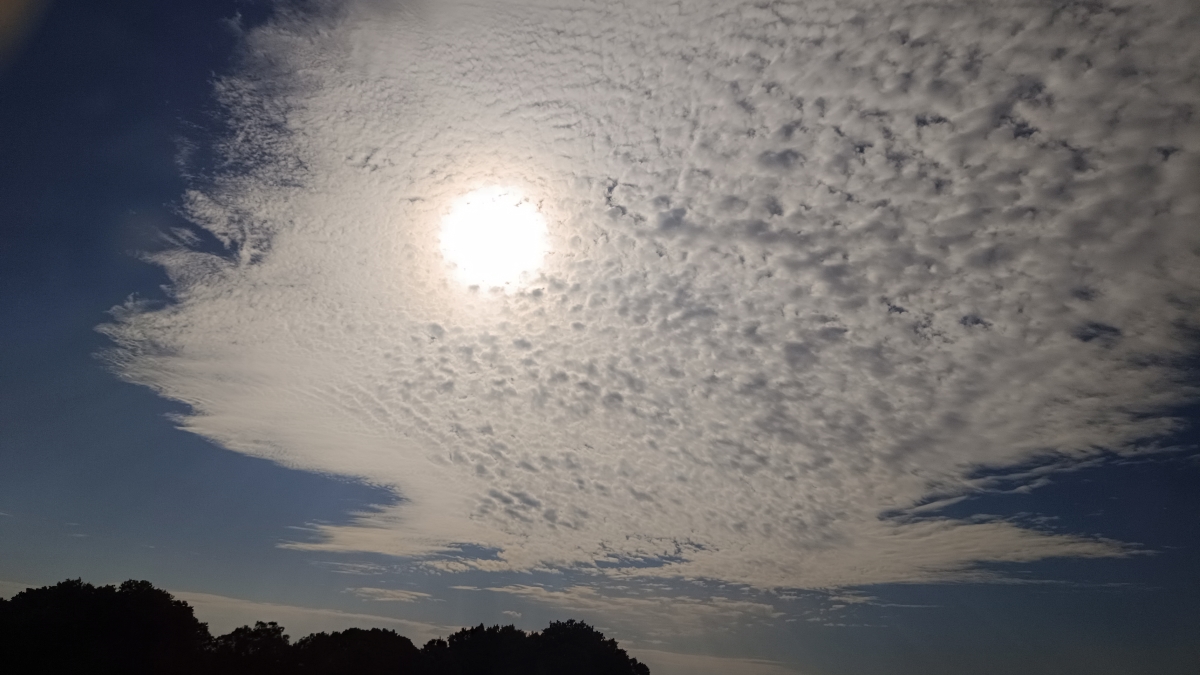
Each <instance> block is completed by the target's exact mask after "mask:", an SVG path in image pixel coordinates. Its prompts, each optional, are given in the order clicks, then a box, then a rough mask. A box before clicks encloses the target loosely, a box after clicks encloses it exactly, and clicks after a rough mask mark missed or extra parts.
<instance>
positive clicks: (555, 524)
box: [105, 2, 1200, 587]
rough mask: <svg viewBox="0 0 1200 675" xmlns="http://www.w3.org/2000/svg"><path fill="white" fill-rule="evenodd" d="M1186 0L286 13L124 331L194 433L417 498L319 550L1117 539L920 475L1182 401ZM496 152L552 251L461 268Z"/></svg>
mask: <svg viewBox="0 0 1200 675" xmlns="http://www.w3.org/2000/svg"><path fill="white" fill-rule="evenodd" d="M1173 7H1174V6H1173V5H1170V4H1164V5H1161V6H1155V7H1147V8H1146V11H1144V12H1142V13H1138V14H1136V15H1116V14H1108V13H1104V12H1092V10H1090V9H1088V8H1084V7H1080V8H1075V9H1071V10H1070V11H1063V12H1059V11H1057V10H1053V9H1052V8H1046V9H1041V8H1038V7H1036V6H1020V7H1017V6H1012V7H1009V6H1006V5H997V6H993V7H990V8H989V9H988V10H987V12H984V11H983V10H982V9H981V8H980V7H978V6H974V5H972V6H970V7H966V6H964V7H961V8H960V7H955V6H952V5H944V6H943V5H939V6H930V5H910V4H906V3H885V4H881V5H870V4H869V3H860V4H859V5H856V6H854V7H832V6H825V5H822V4H820V3H804V4H797V5H791V4H787V3H772V4H771V5H770V6H769V7H759V6H751V5H745V4H741V3H717V2H714V3H692V4H688V5H687V6H678V5H672V6H671V8H670V9H668V8H666V7H660V8H651V9H635V8H630V7H624V8H622V7H609V6H605V7H604V8H603V9H601V8H598V7H596V6H591V5H587V4H585V3H579V4H576V3H571V2H564V3H561V4H560V5H558V6H554V7H540V8H537V9H531V8H527V7H510V6H506V5H498V6H495V7H492V8H488V9H476V10H472V11H473V12H475V14H468V15H465V16H466V19H464V20H461V21H455V22H441V23H438V22H426V21H423V20H421V19H419V18H415V17H413V16H410V15H398V14H391V13H386V12H381V11H379V10H378V8H376V7H375V6H374V5H350V6H349V8H348V9H346V10H345V11H344V12H342V13H340V14H338V16H336V17H333V18H329V17H325V18H320V17H308V16H292V17H285V18H283V19H280V20H278V21H276V22H275V23H273V24H271V25H269V26H267V27H264V28H262V29H260V30H258V31H256V32H255V33H253V34H251V35H250V37H249V40H250V43H251V44H250V45H249V46H250V47H251V49H249V50H248V53H250V54H257V55H259V56H257V57H252V58H250V60H249V61H248V62H247V63H246V64H245V66H244V71H243V72H242V73H241V74H239V75H237V76H233V77H230V78H226V79H225V80H223V81H222V82H221V84H220V87H219V93H220V95H221V97H222V101H223V102H224V103H225V104H226V105H227V106H228V109H229V113H230V116H231V119H232V121H233V124H234V126H235V127H236V129H237V134H235V135H234V137H233V140H229V141H228V142H226V143H225V144H224V145H222V146H221V149H222V150H223V152H225V153H226V154H227V155H228V156H229V157H228V158H229V160H230V165H231V166H237V167H241V168H239V170H237V171H232V170H231V171H229V172H228V173H226V174H225V175H223V176H222V177H221V178H220V179H219V180H217V181H215V183H214V184H213V185H211V186H203V187H197V189H196V190H195V191H193V192H192V193H191V194H190V195H189V197H188V200H187V203H186V207H187V209H188V212H189V213H190V215H191V216H192V218H193V219H194V220H195V222H196V223H197V224H198V225H199V226H201V227H204V228H207V229H208V230H209V231H210V232H212V233H213V234H214V235H215V236H217V237H218V238H219V239H221V240H222V241H223V242H225V243H227V244H228V245H229V247H230V249H231V251H232V252H233V253H231V254H230V255H228V256H214V255H210V254H207V253H202V252H199V251H194V250H190V249H188V248H186V247H181V248H180V249H179V250H176V251H171V252H168V253H165V254H163V255H161V256H159V258H158V260H159V261H160V262H161V263H162V264H163V265H164V266H165V267H166V268H167V270H168V271H169V272H170V273H171V275H172V279H173V283H174V286H173V292H174V293H175V298H176V302H175V303H174V304H172V305H171V306H169V307H167V308H165V309H161V310H152V309H150V308H147V307H143V306H140V305H137V304H136V303H135V304H131V305H129V306H128V307H125V308H123V309H121V310H119V311H118V312H117V321H116V322H115V323H114V324H112V325H109V326H107V327H106V328H105V330H106V331H107V332H108V333H109V334H110V335H111V336H112V337H113V338H114V339H115V340H116V342H117V343H118V345H119V350H118V351H116V352H115V353H114V359H115V361H116V363H117V366H118V368H119V369H120V371H121V372H122V373H123V374H124V375H125V376H126V377H128V378H129V379H131V380H133V381H135V382H141V383H144V384H147V385H149V386H152V387H154V388H155V389H156V390H158V391H160V392H162V393H163V394H164V395H165V396H169V397H171V398H174V399H177V400H180V401H183V402H186V403H188V404H189V405H191V406H192V410H193V412H192V413H191V414H190V415H188V416H187V417H185V418H184V419H183V420H182V422H181V423H182V424H183V425H184V426H185V427H186V428H188V429H191V430H193V431H195V432H196V433H199V434H202V435H205V436H207V437H209V438H211V439H213V440H215V441H217V442H219V443H221V444H222V445H224V446H226V447H229V448H231V449H234V450H237V451H240V452H246V453H251V454H255V455H259V456H264V457H269V458H272V459H275V460H277V461H280V462H284V463H287V464H290V465H295V466H300V467H303V468H308V469H312V470H319V471H327V472H333V473H338V474H346V475H355V476H362V477H365V478H367V479H369V480H371V481H373V482H376V483H381V484H386V485H393V486H395V487H396V488H397V489H398V491H399V492H400V493H401V494H402V495H403V496H404V497H405V498H406V500H405V501H404V502H402V503H400V504H399V505H397V506H395V507H393V508H388V509H384V510H381V511H379V512H376V513H371V514H363V515H362V516H361V517H360V519H359V520H358V522H357V523H356V524H355V525H354V526H351V527H338V528H332V527H329V528H319V533H320V534H321V538H320V540H319V541H318V542H317V543H315V544H313V543H302V544H297V545H298V546H313V547H323V548H329V549H340V550H351V549H352V550H367V551H377V552H384V553H393V554H397V555H411V556H427V555H432V554H436V553H439V552H440V553H443V554H445V555H444V556H440V557H433V558H431V559H430V560H429V561H428V565H429V566H430V567H431V568H434V569H441V570H446V571H452V570H462V569H480V570H496V571H501V570H529V569H545V568H549V567H560V568H581V567H582V568H591V569H596V570H600V569H603V571H604V573H605V574H610V575H627V576H631V577H633V576H637V577H646V576H688V577H707V578H714V579H721V580H729V581H735V582H740V583H746V584H752V585H757V586H761V587H770V586H809V587H823V586H834V585H847V584H861V583H875V582H889V581H913V580H927V579H937V578H947V577H952V576H955V575H965V574H968V573H969V572H970V570H971V567H972V565H974V564H975V563H977V562H980V561H1029V560H1036V559H1039V558H1043V557H1047V556H1109V555H1123V554H1124V553H1125V552H1126V549H1125V548H1124V547H1123V545H1122V544H1120V543H1117V542H1111V541H1106V540H1101V539H1094V538H1087V537H1078V536H1071V535H1068V534H1059V533H1054V532H1049V531H1040V530H1031V529H1024V528H1022V527H1020V526H1018V525H1016V524H1013V523H1009V522H1005V521H1000V520H995V519H990V520H989V519H976V520H972V521H955V520H949V519H942V518H937V517H935V516H936V513H934V514H930V513H929V512H928V511H929V509H927V508H926V509H925V510H924V512H921V511H918V510H916V509H917V507H920V506H921V505H924V504H928V503H929V502H930V501H934V500H937V499H939V498H946V497H953V496H954V495H958V494H962V493H964V492H971V491H976V490H983V489H989V488H990V487H991V484H990V483H989V482H987V481H985V480H983V479H980V478H978V477H977V474H976V472H977V470H978V469H979V468H981V467H991V468H999V469H1003V468H1005V467H1014V466H1019V465H1023V464H1026V463H1029V462H1038V461H1041V462H1048V463H1050V464H1054V465H1056V466H1059V467H1067V466H1071V465H1072V464H1073V463H1074V462H1078V461H1082V460H1084V459H1087V458H1089V457H1094V456H1095V455H1096V454H1097V453H1098V452H1101V451H1102V449H1110V450H1112V451H1115V452H1119V453H1133V452H1138V451H1140V449H1141V448H1143V447H1144V446H1143V445H1142V444H1141V441H1143V440H1144V439H1146V438H1150V437H1153V436H1154V435H1155V434H1159V433H1162V432H1165V431H1169V430H1170V429H1172V428H1173V427H1174V425H1175V423H1176V422H1175V420H1173V419H1171V418H1170V417H1167V416H1165V415H1164V414H1162V412H1161V411H1162V410H1164V409H1166V408H1167V407H1168V406H1171V405H1174V404H1177V403H1179V402H1181V401H1182V400H1184V399H1185V395H1186V394H1187V392H1184V391H1182V390H1180V389H1179V388H1177V387H1174V386H1173V385H1172V382H1173V378H1174V377H1175V372H1176V371H1175V370H1174V364H1175V361H1176V360H1177V359H1178V358H1180V357H1181V356H1182V355H1184V354H1185V353H1186V351H1187V350H1188V349H1189V348H1190V345H1189V343H1188V342H1187V338H1186V331H1184V330H1180V329H1179V328H1178V327H1180V326H1183V327H1186V326H1188V325H1190V324H1189V321H1191V319H1190V318H1189V317H1190V316H1194V314H1193V312H1194V308H1195V307H1196V306H1198V303H1200V285H1198V284H1197V278H1196V270H1197V269H1200V265H1197V260H1196V252H1197V251H1200V242H1198V241H1197V236H1198V235H1197V232H1198V228H1195V227H1194V224H1195V218H1196V214H1197V212H1198V211H1200V209H1198V206H1200V200H1198V198H1197V196H1196V194H1195V191H1194V185H1195V184H1196V182H1197V178H1198V177H1200V154H1198V151H1200V139H1198V138H1197V135H1196V132H1195V125H1194V124H1191V123H1189V122H1188V121H1187V119H1186V109H1187V104H1188V103H1187V98H1186V97H1187V96H1188V95H1189V92H1190V89H1189V88H1188V85H1187V84H1185V83H1187V82H1190V80H1189V79H1188V78H1190V77H1191V75H1190V73H1192V72H1194V68H1195V66H1196V65H1197V64H1198V63H1200V59H1198V58H1197V48H1196V46H1195V43H1194V41H1191V40H1190V39H1189V37H1188V35H1187V33H1186V30H1185V29H1183V28H1180V27H1179V26H1181V25H1184V24H1181V23H1179V22H1178V21H1176V18H1175V17H1174V15H1172V13H1171V12H1172V11H1175V10H1174V9H1173ZM468 19H469V20H468ZM697 36H704V38H703V39H699V38H698V37H697ZM1131 36H1132V37H1131ZM1164 44H1170V45H1175V46H1176V49H1174V51H1173V52H1172V53H1173V57H1172V59H1164V58H1162V57H1161V56H1160V54H1161V53H1162V52H1161V48H1162V45H1164ZM1119 45H1124V46H1121V47H1120V49H1118V46H1119ZM278 64H286V68H283V69H280V68H279V65H278ZM282 72H287V73H292V74H291V75H284V74H281V73H282ZM264 81H265V82H273V83H275V85H277V86H265V85H264V84H263V83H264ZM1151 130H1152V132H1153V134H1152V135H1151ZM1164 144H1166V145H1164ZM1160 145H1161V146H1163V147H1167V145H1169V147H1170V148H1171V151H1170V152H1169V153H1168V152H1165V151H1161V150H1159V149H1156V148H1157V147H1158V146H1160ZM498 167H510V168H511V167H523V168H522V171H524V172H525V173H523V174H521V175H516V176H515V177H514V178H512V179H511V183H512V184H519V185H525V186H528V187H527V188H525V189H523V192H524V193H525V194H537V195H539V204H538V209H539V212H540V213H542V214H543V216H544V217H545V219H546V220H547V222H548V224H549V228H548V229H549V232H548V235H547V237H548V239H547V241H548V249H549V250H550V251H552V252H553V253H552V255H548V256H546V258H545V260H544V264H543V265H542V267H541V272H540V273H539V275H538V276H537V277H536V279H531V281H530V283H527V284H526V285H525V286H524V287H522V288H519V289H513V290H512V292H511V293H508V294H502V295H503V297H501V298H494V297H485V296H486V294H477V296H470V295H466V296H464V297H462V298H460V299H458V300H453V301H452V298H454V297H455V296H454V293H453V292H452V286H451V283H452V282H451V281H449V280H447V279H446V277H445V274H444V269H443V263H442V260H441V256H440V255H439V249H438V246H439V244H438V242H439V229H438V228H439V223H440V216H441V215H442V214H444V212H445V208H446V206H445V205H446V204H450V203H452V202H453V200H454V199H455V198H456V197H457V196H459V195H462V194H464V193H465V192H468V191H469V190H470V189H471V188H472V186H478V185H486V184H492V183H495V182H497V181H498V177H499V176H500V175H501V174H505V172H504V171H501V170H500V169H499V168H498ZM505 175H510V176H511V175H512V174H511V171H510V172H509V173H508V174H505ZM281 176H282V177H285V178H281ZM542 196H544V199H541V197H542ZM524 264H525V263H522V265H524ZM397 265H399V266H400V269H401V272H400V274H397ZM527 278H529V277H527ZM460 295H462V294H460ZM457 544H471V545H474V546H476V547H478V548H479V549H481V550H486V551H492V552H495V555H479V556H473V555H468V554H466V553H463V552H462V550H463V549H461V548H458V547H457V546H456V545H457ZM597 561H603V562H604V563H605V564H604V565H602V566H600V565H599V564H598V563H597Z"/></svg>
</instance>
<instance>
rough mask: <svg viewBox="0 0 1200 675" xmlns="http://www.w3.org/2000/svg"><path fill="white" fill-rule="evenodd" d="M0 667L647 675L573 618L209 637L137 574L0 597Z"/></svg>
mask: <svg viewBox="0 0 1200 675" xmlns="http://www.w3.org/2000/svg"><path fill="white" fill-rule="evenodd" d="M0 672H2V673H6V674H8V673H11V674H12V675H25V674H26V673H31V674H32V673H38V674H39V675H41V674H56V673H72V674H73V675H74V674H79V675H109V674H111V675H142V674H151V673H153V674H155V675H159V674H175V673H179V674H180V675H210V674H211V675H218V674H219V675H649V673H650V669H649V668H647V667H646V665H645V664H642V663H639V662H638V660H637V659H634V658H631V657H630V656H629V655H628V654H626V653H625V650H623V649H621V648H620V647H619V646H618V645H617V641H616V640H611V639H605V637H604V634H603V633H600V632H599V631H597V630H596V629H594V628H592V627H591V626H589V625H587V624H586V623H582V622H578V621H573V620H570V621H555V622H553V623H551V624H550V625H549V626H548V627H547V628H546V629H545V630H543V631H541V632H533V633H526V632H525V631H523V630H520V629H518V628H515V627H513V626H491V627H485V626H483V625H482V624H481V625H479V626H475V627H474V628H464V629H462V630H460V631H458V632H457V633H454V634H453V635H450V636H449V637H447V638H446V639H444V640H443V639H436V640H430V641H429V642H427V643H425V645H424V646H423V647H421V648H417V646H416V645H414V644H413V643H412V640H409V639H408V638H406V637H404V636H403V635H399V634H397V633H396V632H394V631H391V630H383V629H379V628H371V629H369V630H368V629H361V628H350V629H348V630H344V631H337V632H333V633H314V634H313V635H309V636H307V637H304V638H301V639H300V640H297V641H296V642H295V643H293V642H291V640H290V638H289V637H288V636H287V635H286V634H285V633H284V628H283V626H280V625H279V624H277V623H275V622H274V621H272V622H262V621H259V622H256V623H255V624H254V626H242V627H241V628H237V629H235V630H233V631H231V632H229V633H227V634H225V635H220V636H216V637H213V636H212V635H211V634H210V633H209V632H208V625H207V624H205V623H202V622H200V621H199V620H197V619H196V616H195V613H194V612H193V611H192V608H191V607H190V606H189V605H188V604H187V603H186V602H183V601H181V600H176V599H174V598H173V597H171V594H170V593H167V592H166V591H164V590H162V589H159V588H155V587H154V586H153V585H152V584H151V583H150V582H148V581H132V580H131V581H126V582H125V583H123V584H121V585H120V586H119V587H118V586H93V585H91V584H87V583H83V582H82V581H80V580H78V579H75V580H67V581H62V582H59V583H58V584H56V585H54V586H45V587H42V588H32V589H27V590H25V591H24V592H22V593H18V594H17V595H15V596H13V598H12V599H10V600H4V599H2V598H0Z"/></svg>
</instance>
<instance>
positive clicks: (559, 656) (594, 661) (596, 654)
mask: <svg viewBox="0 0 1200 675" xmlns="http://www.w3.org/2000/svg"><path fill="white" fill-rule="evenodd" d="M531 640H532V642H533V644H534V647H535V651H536V652H537V655H538V660H537V667H536V669H535V670H534V671H532V672H534V673H536V674H537V675H560V674H565V673H571V674H573V675H650V669H649V668H648V667H646V665H645V664H642V663H639V662H638V660H637V659H633V658H630V657H629V654H627V653H626V652H625V650H624V649H621V648H620V647H618V646H617V641H616V640H613V639H611V638H609V639H605V638H604V634H603V633H601V632H600V631H598V630H596V629H595V628H592V627H591V626H589V625H587V624H586V623H583V622H582V621H575V620H567V621H555V622H553V623H551V624H550V626H549V627H547V628H546V630H544V631H542V632H541V633H534V634H533V635H532V637H531Z"/></svg>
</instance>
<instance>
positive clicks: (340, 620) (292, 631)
mask: <svg viewBox="0 0 1200 675" xmlns="http://www.w3.org/2000/svg"><path fill="white" fill-rule="evenodd" d="M171 594H172V595H174V596H175V598H176V599H178V600H183V601H184V602H186V603H188V604H189V605H191V606H192V608H193V609H195V611H196V618H198V619H200V620H201V621H204V622H206V623H208V627H209V630H210V631H211V632H212V634H213V635H222V634H224V633H228V632H229V631H231V630H233V629H234V628H237V627H239V626H246V625H253V624H254V622H255V621H276V622H278V623H279V624H280V625H282V626H284V627H285V628H287V632H288V635H290V636H292V638H293V639H298V638H301V637H304V636H305V635H309V634H312V633H320V632H330V631H339V630H345V629H347V628H387V629H389V630H394V631H396V632H398V633H400V634H401V635H404V636H405V637H407V638H410V639H411V640H412V641H413V642H415V643H416V644H417V645H421V644H424V643H425V642H427V641H429V640H431V639H433V638H435V637H439V636H445V635H449V634H451V633H453V632H454V631H456V630H458V628H457V627H451V626H441V625H436V624H430V623H423V622H420V621H410V620H407V619H396V618H392V617H387V616H376V615H373V614H356V613H352V612H341V611H338V610H333V609H315V608H311V607H297V606H295V605H279V604H275V603H270V602H256V601H253V600H242V599H240V598H230V597H227V596H223V595H212V594H209V593H192V592H189V591H172V592H171Z"/></svg>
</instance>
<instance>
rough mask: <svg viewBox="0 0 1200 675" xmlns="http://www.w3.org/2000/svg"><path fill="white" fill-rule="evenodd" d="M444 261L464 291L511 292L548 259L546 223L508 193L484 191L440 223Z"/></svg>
mask: <svg viewBox="0 0 1200 675" xmlns="http://www.w3.org/2000/svg"><path fill="white" fill-rule="evenodd" d="M441 249H442V256H443V257H444V258H445V259H446V262H448V263H449V264H450V265H451V266H453V268H454V274H455V276H456V277H457V278H458V279H459V280H460V281H462V282H463V283H464V284H467V285H468V286H479V287H481V288H495V287H497V286H499V287H502V288H505V289H506V290H511V289H512V288H513V287H514V286H515V285H516V284H517V282H519V281H520V280H521V279H522V278H523V277H526V276H528V275H530V274H532V273H533V272H535V271H537V269H538V268H539V267H541V265H542V258H543V257H545V255H546V219H545V218H543V217H542V214H541V213H539V212H538V210H537V207H536V206H534V205H533V204H532V203H530V202H529V201H527V200H526V199H525V198H524V197H522V196H521V194H520V193H519V192H517V191H516V190H513V189H511V188H499V187H491V188H483V189H480V190H475V191H474V192H471V193H470V194H468V195H466V196H465V197H463V198H461V199H459V200H458V202H457V203H456V204H455V205H454V207H453V208H452V209H451V210H450V213H449V214H448V215H447V216H446V217H445V218H444V219H443V220H442V242H441Z"/></svg>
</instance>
